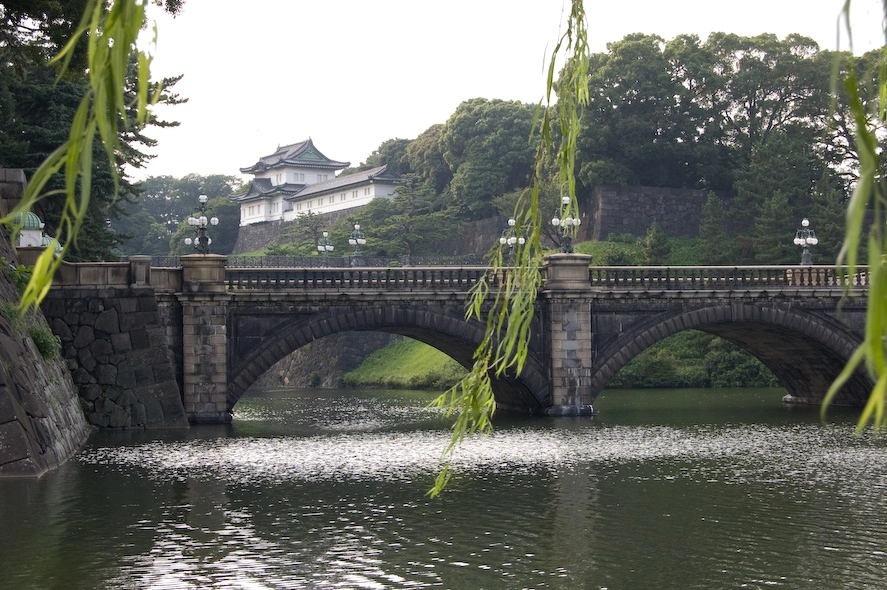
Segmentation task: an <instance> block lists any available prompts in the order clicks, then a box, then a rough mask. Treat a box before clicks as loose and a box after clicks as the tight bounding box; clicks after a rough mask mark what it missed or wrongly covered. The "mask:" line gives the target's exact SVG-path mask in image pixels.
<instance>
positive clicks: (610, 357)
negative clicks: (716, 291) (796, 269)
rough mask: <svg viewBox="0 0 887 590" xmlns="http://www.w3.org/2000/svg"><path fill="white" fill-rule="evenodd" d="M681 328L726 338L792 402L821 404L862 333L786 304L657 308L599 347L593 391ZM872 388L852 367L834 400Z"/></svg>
mask: <svg viewBox="0 0 887 590" xmlns="http://www.w3.org/2000/svg"><path fill="white" fill-rule="evenodd" d="M684 330H699V331H702V332H707V333H710V334H714V335H716V336H719V337H721V338H724V339H725V340H728V341H730V342H732V343H734V344H736V345H737V346H739V347H740V348H742V349H743V350H745V351H746V352H748V353H750V354H751V355H753V356H754V357H755V358H757V359H758V360H760V361H761V362H762V363H763V364H764V365H765V366H766V367H767V368H768V369H770V370H771V371H772V372H773V374H774V375H775V376H776V378H777V379H778V380H779V382H780V384H781V385H782V386H783V387H785V388H786V390H787V391H788V392H789V394H790V395H791V396H792V397H793V398H794V399H796V400H797V401H801V402H805V403H821V402H822V400H823V399H824V397H825V394H826V392H827V391H828V389H829V387H830V386H831V384H832V383H833V382H834V380H835V378H836V377H837V376H838V374H839V373H840V372H841V371H842V370H843V369H844V366H845V365H846V363H847V360H848V359H849V358H850V356H851V355H852V353H853V352H854V351H855V350H856V348H857V347H858V346H859V345H860V343H861V338H860V337H859V336H858V335H856V334H854V333H853V332H851V331H850V330H848V329H847V328H846V327H845V326H844V325H842V324H841V323H840V322H838V321H837V320H835V319H834V318H832V317H830V316H828V315H825V314H820V313H814V312H811V311H809V310H804V309H796V308H792V306H791V305H790V304H786V305H778V304H775V305H760V304H757V305H752V304H737V303H735V302H733V303H730V302H726V303H715V304H710V305H705V306H700V307H697V308H695V309H684V308H682V309H680V310H670V311H666V312H662V313H660V314H658V315H656V316H655V319H652V320H650V321H645V322H641V323H639V324H638V325H636V326H632V327H630V328H629V329H628V330H626V331H625V332H624V333H622V334H620V336H619V337H618V338H617V339H616V340H615V342H613V343H611V344H609V345H608V346H606V347H604V348H603V349H602V350H600V351H598V354H597V355H596V356H597V359H596V360H595V363H594V365H595V371H594V375H593V378H592V395H593V397H597V395H598V394H599V393H600V391H601V390H602V389H603V388H604V387H605V386H606V384H607V383H608V382H609V381H610V380H611V379H612V378H613V377H614V376H615V375H616V373H617V372H618V371H619V370H620V369H621V368H622V367H623V366H625V365H626V364H628V362H629V361H631V360H632V359H633V358H635V357H636V356H637V355H638V354H640V353H641V352H642V351H644V350H646V349H647V348H649V347H650V346H652V345H653V344H655V343H657V342H659V341H661V340H663V339H665V338H667V337H669V336H672V335H674V334H677V333H678V332H682V331H684ZM871 388H872V382H871V380H870V379H869V378H868V377H867V376H866V375H865V373H864V372H863V371H860V370H858V371H856V373H855V374H854V375H853V376H852V377H851V379H850V380H849V381H848V382H847V383H846V384H845V386H844V387H843V388H842V390H841V392H839V394H838V396H837V397H836V399H835V404H838V405H848V406H861V405H864V403H865V401H866V399H867V398H868V395H869V392H870V391H871Z"/></svg>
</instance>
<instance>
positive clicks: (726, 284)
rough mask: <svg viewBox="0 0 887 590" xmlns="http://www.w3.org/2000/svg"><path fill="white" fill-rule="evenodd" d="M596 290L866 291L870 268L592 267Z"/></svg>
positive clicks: (591, 274)
mask: <svg viewBox="0 0 887 590" xmlns="http://www.w3.org/2000/svg"><path fill="white" fill-rule="evenodd" d="M589 279H590V281H591V285H592V287H601V288H609V289H629V290H635V289H638V290H650V289H654V290H664V291H669V290H674V291H686V290H735V289H774V288H780V289H783V288H790V287H821V288H836V289H840V288H843V287H845V286H847V287H866V286H867V284H868V268H867V267H857V269H856V272H855V273H853V274H850V273H848V272H847V271H846V270H844V269H841V268H836V267H834V266H810V267H799V266H731V267H727V266H711V267H701V266H670V267H669V266H592V267H589Z"/></svg>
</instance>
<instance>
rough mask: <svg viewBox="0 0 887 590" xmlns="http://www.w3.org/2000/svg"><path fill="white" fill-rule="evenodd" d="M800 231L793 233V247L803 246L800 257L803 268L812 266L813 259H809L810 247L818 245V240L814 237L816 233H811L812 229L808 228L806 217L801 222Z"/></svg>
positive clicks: (808, 221)
mask: <svg viewBox="0 0 887 590" xmlns="http://www.w3.org/2000/svg"><path fill="white" fill-rule="evenodd" d="M801 226H802V227H801V229H799V230H798V231H796V232H795V239H794V242H795V245H797V246H803V247H804V253H803V254H802V255H801V264H802V265H803V266H810V265H811V264H813V259H812V258H811V257H810V246H815V245H816V244H818V243H819V239H818V238H817V237H816V232H815V231H813V228H812V227H810V220H809V219H807V218H806V217H805V218H804V219H803V220H802V221H801Z"/></svg>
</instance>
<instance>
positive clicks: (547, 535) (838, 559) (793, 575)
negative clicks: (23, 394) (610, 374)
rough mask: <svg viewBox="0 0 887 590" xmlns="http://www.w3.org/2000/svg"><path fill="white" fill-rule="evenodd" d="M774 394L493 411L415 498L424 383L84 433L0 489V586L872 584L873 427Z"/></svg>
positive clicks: (426, 464)
mask: <svg viewBox="0 0 887 590" xmlns="http://www.w3.org/2000/svg"><path fill="white" fill-rule="evenodd" d="M780 396H781V392H780V391H776V390H753V391H750V390H735V391H717V390H716V391H678V392H643V391H621V392H620V391H608V392H606V393H605V394H604V395H603V396H602V397H601V398H600V399H599V403H598V407H599V408H600V410H601V412H602V413H601V415H600V416H599V417H597V418H595V419H593V420H592V419H585V418H583V419H577V418H558V419H547V418H524V417H512V416H508V417H506V416H500V417H499V419H498V421H497V422H498V423H497V429H496V431H495V432H494V434H493V435H491V436H490V437H488V438H475V439H471V440H469V441H467V442H466V443H465V444H464V445H463V446H462V448H461V449H460V451H459V454H458V457H457V460H456V467H457V469H458V474H459V475H458V476H457V478H456V479H455V480H454V482H453V484H452V487H451V488H450V489H449V490H448V491H447V492H446V493H445V494H444V496H443V497H442V498H440V499H436V500H431V499H429V498H427V497H426V496H425V492H426V491H427V489H428V488H429V487H430V485H431V483H432V479H433V476H434V474H435V471H436V469H437V468H438V466H439V458H440V454H441V451H442V450H443V448H444V446H445V445H446V443H447V441H448V423H447V422H446V421H444V420H443V419H442V418H441V416H440V414H439V413H438V412H436V411H433V410H430V409H428V408H427V407H426V404H427V402H428V401H429V400H430V399H431V398H432V397H433V396H432V395H431V394H427V393H421V392H396V391H385V392H360V391H352V390H343V391H335V392H330V391H318V390H276V391H263V392H256V393H255V394H253V395H251V396H249V397H247V398H244V399H243V400H242V401H241V402H240V403H239V404H238V406H237V408H236V410H237V413H236V415H235V420H234V422H233V423H232V424H231V425H226V426H216V427H206V428H203V427H201V428H194V429H192V430H191V431H189V432H187V433H182V432H176V433H158V432H144V433H99V434H97V435H96V436H94V437H93V439H92V440H91V442H90V445H89V447H88V448H86V449H84V450H83V452H82V453H81V454H80V456H79V457H78V458H77V460H76V461H73V462H71V463H69V464H68V465H66V466H65V467H63V468H62V469H60V470H58V471H57V472H55V473H52V474H49V475H47V476H45V477H44V478H42V479H40V480H38V481H12V482H7V481H4V482H0V522H3V524H4V530H5V532H4V535H3V536H2V537H0V580H4V583H6V582H9V583H10V584H12V585H10V586H9V587H15V588H56V587H57V588H208V587H215V588H421V587H430V586H436V587H443V588H465V589H474V588H524V587H527V588H530V587H532V588H545V587H549V588H611V589H615V588H728V587H729V588H734V587H736V588H763V587H779V588H798V589H800V588H826V587H829V588H831V587H854V588H881V587H883V572H884V571H885V567H887V526H885V525H887V518H885V516H884V511H883V498H884V497H885V491H887V490H885V487H887V456H885V453H884V446H885V445H884V443H883V441H882V440H879V439H875V438H872V437H871V436H861V437H856V436H854V434H853V425H854V423H853V420H854V419H855V417H854V416H852V415H844V414H839V413H835V414H833V415H832V418H833V419H832V421H831V423H829V424H827V425H823V424H821V423H820V422H819V419H818V413H817V411H816V410H812V411H811V410H810V409H806V410H805V409H788V408H785V407H783V406H782V405H781V404H780V403H779V398H780ZM7 533H8V534H7Z"/></svg>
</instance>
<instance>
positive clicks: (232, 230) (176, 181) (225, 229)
mask: <svg viewBox="0 0 887 590" xmlns="http://www.w3.org/2000/svg"><path fill="white" fill-rule="evenodd" d="M239 188H240V181H239V180H237V179H236V178H235V177H233V176H223V175H221V174H211V175H209V176H201V175H199V174H188V175H187V176H184V177H182V178H173V177H172V176H152V177H149V178H147V179H146V180H144V181H143V182H142V183H140V184H139V185H138V187H137V190H138V193H139V194H138V196H135V195H132V196H131V197H130V199H128V200H127V201H126V202H125V203H124V204H123V206H122V212H121V214H120V215H119V217H118V218H116V219H112V220H111V225H110V227H111V230H113V231H114V232H116V233H117V235H118V236H119V237H120V239H121V244H120V247H119V252H120V254H122V255H127V256H128V255H133V254H148V255H155V256H168V255H171V254H178V255H181V254H193V253H194V247H193V246H190V247H189V246H186V245H185V242H184V240H185V238H186V237H191V238H193V237H194V228H193V227H192V226H189V225H188V224H187V219H188V217H189V216H191V215H194V214H195V213H196V212H197V207H198V206H199V205H200V202H199V200H198V198H199V197H200V195H206V196H207V197H209V200H208V201H207V211H208V212H210V213H211V215H215V216H216V217H218V218H219V225H217V226H210V227H209V228H208V230H207V232H208V235H209V236H210V238H211V239H212V241H213V242H212V244H211V245H210V250H211V251H212V252H213V253H215V254H229V253H230V252H231V251H232V250H233V249H234V244H235V242H236V241H237V232H238V231H239V225H240V206H239V204H237V203H234V202H232V201H231V200H230V199H229V198H228V197H230V196H231V195H232V194H234V193H235V192H236V191H237V190H238V189H239ZM211 215H209V216H211Z"/></svg>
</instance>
